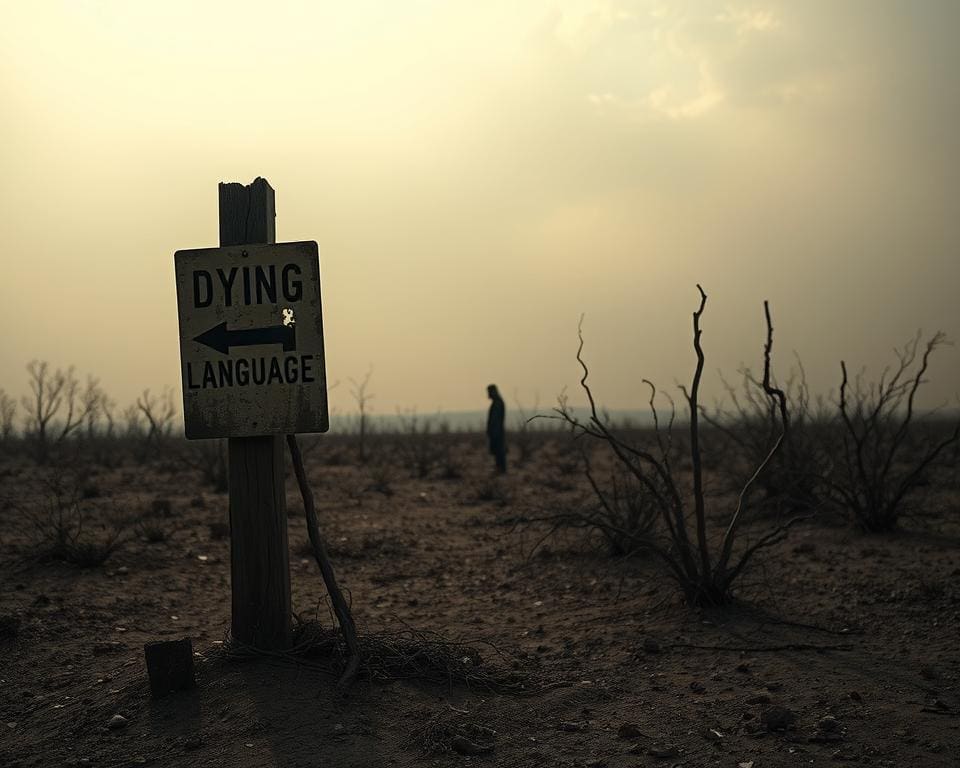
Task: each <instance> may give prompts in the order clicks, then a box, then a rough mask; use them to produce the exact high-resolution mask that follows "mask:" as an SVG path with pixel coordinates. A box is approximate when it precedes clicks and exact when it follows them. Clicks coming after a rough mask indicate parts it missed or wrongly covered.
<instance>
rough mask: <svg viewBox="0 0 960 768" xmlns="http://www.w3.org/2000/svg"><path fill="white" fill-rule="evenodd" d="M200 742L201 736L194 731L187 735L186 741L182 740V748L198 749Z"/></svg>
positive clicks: (201, 741)
mask: <svg viewBox="0 0 960 768" xmlns="http://www.w3.org/2000/svg"><path fill="white" fill-rule="evenodd" d="M202 744H203V737H202V736H201V735H200V734H199V733H194V734H192V735H190V736H187V738H186V741H184V742H183V748H184V749H187V750H191V749H200V746H201V745H202Z"/></svg>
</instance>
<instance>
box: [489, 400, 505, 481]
mask: <svg viewBox="0 0 960 768" xmlns="http://www.w3.org/2000/svg"><path fill="white" fill-rule="evenodd" d="M487 397H489V398H490V411H489V413H488V414H487V440H489V441H490V453H492V454H493V456H494V458H495V459H496V461H497V472H499V473H501V474H503V473H504V472H506V471H507V435H506V430H505V429H504V426H503V424H504V420H505V419H506V417H507V407H506V406H505V405H504V404H503V398H502V397H500V393H499V392H498V391H497V385H496V384H491V385H490V386H489V387H487Z"/></svg>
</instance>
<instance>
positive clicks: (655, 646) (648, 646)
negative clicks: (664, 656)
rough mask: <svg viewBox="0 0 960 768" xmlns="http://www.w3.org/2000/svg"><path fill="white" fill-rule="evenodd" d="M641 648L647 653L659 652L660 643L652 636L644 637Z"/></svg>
mask: <svg viewBox="0 0 960 768" xmlns="http://www.w3.org/2000/svg"><path fill="white" fill-rule="evenodd" d="M643 650H645V651H646V652H647V653H660V643H658V642H657V641H656V640H654V639H653V638H652V637H645V638H644V639H643Z"/></svg>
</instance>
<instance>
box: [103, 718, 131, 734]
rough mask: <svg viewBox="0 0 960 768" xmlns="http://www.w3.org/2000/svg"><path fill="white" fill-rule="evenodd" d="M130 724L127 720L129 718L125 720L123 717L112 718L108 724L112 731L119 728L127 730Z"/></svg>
mask: <svg viewBox="0 0 960 768" xmlns="http://www.w3.org/2000/svg"><path fill="white" fill-rule="evenodd" d="M129 722H130V721H129V720H127V718H125V717H124V716H123V715H114V716H113V717H111V718H110V722H108V723H107V728H109V729H110V730H111V731H115V730H117V729H118V728H126V727H127V724H128V723H129Z"/></svg>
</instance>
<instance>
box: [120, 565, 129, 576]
mask: <svg viewBox="0 0 960 768" xmlns="http://www.w3.org/2000/svg"><path fill="white" fill-rule="evenodd" d="M117 573H119V574H120V575H121V576H126V575H127V574H128V573H130V569H129V568H127V566H125V565H121V566H120V567H119V568H117Z"/></svg>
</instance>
